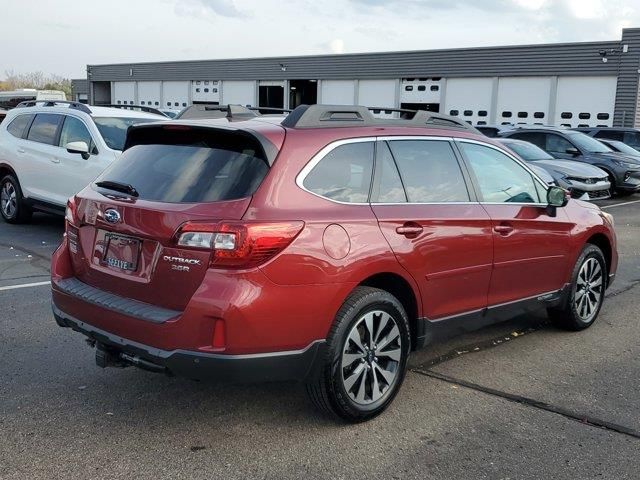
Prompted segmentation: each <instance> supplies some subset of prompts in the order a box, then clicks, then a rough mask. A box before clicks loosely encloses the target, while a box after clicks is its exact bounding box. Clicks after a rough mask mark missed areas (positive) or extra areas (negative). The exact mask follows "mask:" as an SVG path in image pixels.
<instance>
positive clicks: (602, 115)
mask: <svg viewBox="0 0 640 480" xmlns="http://www.w3.org/2000/svg"><path fill="white" fill-rule="evenodd" d="M598 120H609V114H608V113H599V114H598Z"/></svg>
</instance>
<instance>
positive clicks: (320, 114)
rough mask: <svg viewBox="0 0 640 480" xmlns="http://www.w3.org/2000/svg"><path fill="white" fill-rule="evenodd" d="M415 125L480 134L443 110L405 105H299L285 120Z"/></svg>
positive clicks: (289, 123) (304, 124)
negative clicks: (385, 115) (386, 114)
mask: <svg viewBox="0 0 640 480" xmlns="http://www.w3.org/2000/svg"><path fill="white" fill-rule="evenodd" d="M372 110H373V111H376V112H377V111H385V112H397V113H400V114H401V118H388V119H387V118H376V117H374V116H373V114H372V113H371V111H372ZM385 125H387V126H391V125H396V126H406V127H408V126H412V127H427V126H429V127H434V128H453V129H456V130H458V129H462V130H467V131H470V132H473V133H478V134H479V133H480V132H479V131H478V130H476V129H475V128H474V127H473V126H472V125H470V124H469V123H467V122H466V121H464V120H461V119H459V118H457V117H452V116H450V115H444V114H442V113H436V112H428V111H426V110H409V109H403V108H384V107H363V106H359V105H353V106H351V105H300V106H299V107H297V108H296V109H295V110H294V111H293V112H291V113H290V114H289V115H288V116H287V118H285V119H284V120H283V122H282V126H284V127H287V128H323V127H324V128H331V127H366V126H385Z"/></svg>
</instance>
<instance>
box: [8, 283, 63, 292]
mask: <svg viewBox="0 0 640 480" xmlns="http://www.w3.org/2000/svg"><path fill="white" fill-rule="evenodd" d="M43 285H51V282H49V281H47V282H35V283H22V284H20V285H7V286H6V287H0V292H4V291H5V290H16V289H18V288H30V287H41V286H43Z"/></svg>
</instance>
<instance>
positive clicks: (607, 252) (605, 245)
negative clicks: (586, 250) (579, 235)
mask: <svg viewBox="0 0 640 480" xmlns="http://www.w3.org/2000/svg"><path fill="white" fill-rule="evenodd" d="M587 243H590V244H591V245H595V246H596V247H598V248H599V249H600V250H602V253H603V255H604V259H605V261H606V262H607V275H608V274H609V272H610V271H611V255H612V252H611V243H610V242H609V239H608V238H607V236H606V235H605V234H603V233H596V234H595V235H593V236H592V237H590V238H589V240H587Z"/></svg>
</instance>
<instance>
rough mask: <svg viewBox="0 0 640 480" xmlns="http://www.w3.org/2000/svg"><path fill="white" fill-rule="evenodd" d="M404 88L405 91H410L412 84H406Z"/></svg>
mask: <svg viewBox="0 0 640 480" xmlns="http://www.w3.org/2000/svg"><path fill="white" fill-rule="evenodd" d="M404 89H405V90H406V91H407V92H412V91H413V85H407V86H406V87H404Z"/></svg>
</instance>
